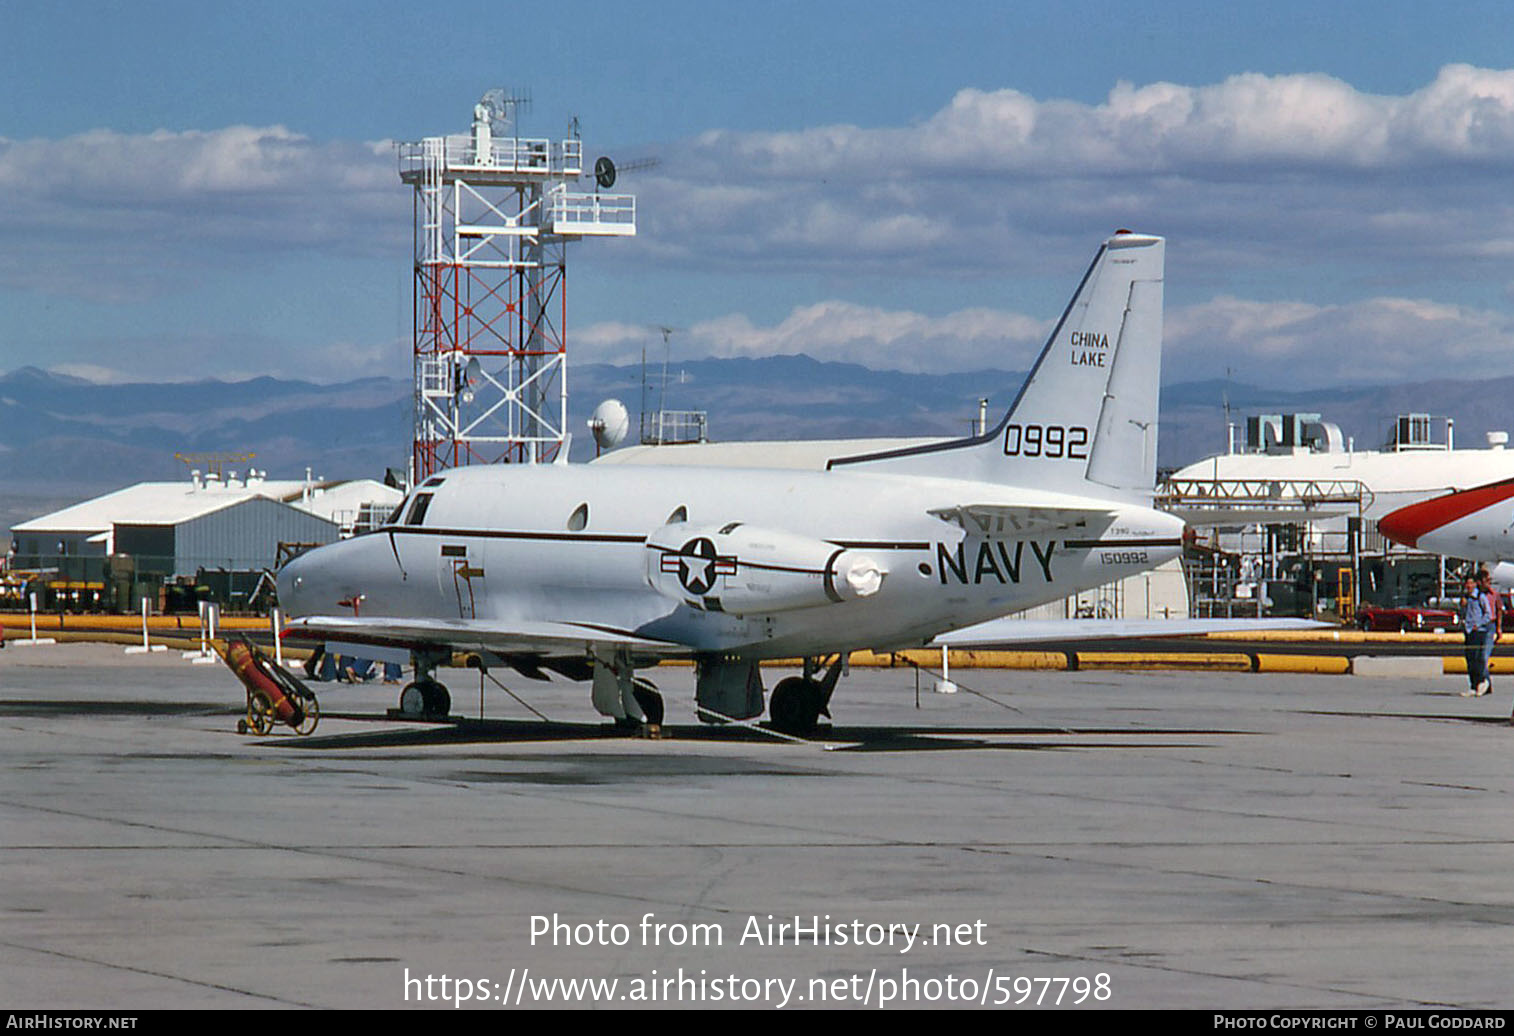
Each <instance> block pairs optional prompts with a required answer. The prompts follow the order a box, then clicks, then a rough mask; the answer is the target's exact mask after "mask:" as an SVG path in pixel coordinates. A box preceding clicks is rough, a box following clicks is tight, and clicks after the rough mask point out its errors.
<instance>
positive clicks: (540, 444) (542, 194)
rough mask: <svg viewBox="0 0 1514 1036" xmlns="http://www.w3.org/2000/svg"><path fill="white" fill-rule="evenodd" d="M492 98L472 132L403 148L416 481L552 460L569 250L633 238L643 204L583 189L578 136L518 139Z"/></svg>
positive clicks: (557, 439) (476, 115) (494, 95)
mask: <svg viewBox="0 0 1514 1036" xmlns="http://www.w3.org/2000/svg"><path fill="white" fill-rule="evenodd" d="M520 106H521V101H520V100H519V99H517V98H512V97H507V96H506V95H505V94H504V91H501V90H491V91H490V92H489V93H487V94H485V95H484V98H483V100H481V101H480V102H479V103H478V105H477V106H475V108H474V110H473V131H472V133H470V134H468V135H467V136H448V137H427V138H426V139H425V140H421V141H418V142H412V143H405V144H401V145H400V146H399V170H400V179H401V180H403V181H404V182H405V183H407V184H410V185H411V186H412V187H414V189H415V438H414V445H413V450H412V464H413V466H414V471H413V478H414V479H415V481H419V480H422V479H424V478H426V477H427V476H429V475H432V474H434V473H435V472H437V471H440V470H441V469H443V468H449V467H454V466H457V465H462V464H477V463H497V462H526V463H534V462H539V461H548V460H552V459H555V458H556V456H557V454H558V452H559V451H560V450H562V448H563V445H564V442H565V440H566V427H567V411H568V394H567V340H566V337H565V325H566V321H567V295H566V289H567V244H568V242H569V241H575V240H578V239H579V238H581V237H590V236H594V237H602V236H630V235H634V234H635V233H636V199H635V197H634V196H633V195H628V194H604V193H600V192H598V191H594V192H584V191H575V190H572V189H571V188H572V187H573V186H575V185H576V184H577V182H578V180H579V178H580V177H581V176H582V174H583V145H582V142H581V141H580V140H579V139H578V135H577V132H576V130H575V131H574V132H572V133H571V135H570V136H569V137H568V138H567V139H564V140H561V141H551V140H546V139H534V138H525V137H521V136H518V135H516V132H515V126H514V123H515V121H516V120H515V118H514V116H515V115H516V114H517V113H518V109H519V108H520Z"/></svg>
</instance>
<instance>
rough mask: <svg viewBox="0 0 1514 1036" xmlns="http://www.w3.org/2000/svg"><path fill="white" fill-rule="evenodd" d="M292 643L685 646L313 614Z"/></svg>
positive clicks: (566, 654)
mask: <svg viewBox="0 0 1514 1036" xmlns="http://www.w3.org/2000/svg"><path fill="white" fill-rule="evenodd" d="M284 636H285V637H286V638H288V639H290V640H309V641H326V640H330V641H340V642H341V643H344V644H360V645H370V646H373V647H380V648H396V649H404V650H423V649H426V648H433V649H434V648H445V649H450V650H452V651H479V650H482V651H489V652H492V653H493V654H496V655H499V656H501V657H508V656H520V655H527V656H536V657H541V658H582V657H583V656H584V655H585V654H586V653H587V651H588V650H589V648H591V647H624V648H629V649H630V650H632V651H634V652H636V653H637V654H642V655H657V656H666V657H675V656H679V655H687V654H688V653H689V649H688V646H687V645H684V644H678V643H674V642H673V641H667V640H654V639H652V638H649V637H643V636H639V635H637V634H635V633H632V632H630V631H629V630H620V629H614V628H613V627H609V626H596V625H590V624H588V623H577V622H514V623H509V624H505V623H499V622H488V621H484V620H480V619H395V618H363V617H361V616H356V617H355V616H351V615H311V616H306V617H304V618H300V619H293V620H291V621H290V622H289V623H288V624H287V625H286V626H285V627H284Z"/></svg>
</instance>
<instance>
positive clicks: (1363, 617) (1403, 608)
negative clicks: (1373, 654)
mask: <svg viewBox="0 0 1514 1036" xmlns="http://www.w3.org/2000/svg"><path fill="white" fill-rule="evenodd" d="M1356 625H1357V627H1358V628H1359V629H1364V630H1378V631H1387V632H1394V631H1396V632H1399V633H1456V632H1459V631H1460V630H1461V616H1460V615H1458V614H1457V613H1456V612H1454V611H1452V610H1451V609H1449V608H1435V607H1432V606H1430V605H1428V604H1391V605H1383V604H1364V605H1362V606H1361V610H1360V611H1358V612H1357V613H1356Z"/></svg>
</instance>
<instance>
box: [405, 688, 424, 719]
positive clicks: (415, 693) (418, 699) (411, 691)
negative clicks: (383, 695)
mask: <svg viewBox="0 0 1514 1036" xmlns="http://www.w3.org/2000/svg"><path fill="white" fill-rule="evenodd" d="M400 712H402V713H404V714H405V715H406V716H424V715H425V714H426V695H425V692H424V691H423V690H422V685H421V684H420V683H407V684H406V685H405V689H404V690H402V691H400Z"/></svg>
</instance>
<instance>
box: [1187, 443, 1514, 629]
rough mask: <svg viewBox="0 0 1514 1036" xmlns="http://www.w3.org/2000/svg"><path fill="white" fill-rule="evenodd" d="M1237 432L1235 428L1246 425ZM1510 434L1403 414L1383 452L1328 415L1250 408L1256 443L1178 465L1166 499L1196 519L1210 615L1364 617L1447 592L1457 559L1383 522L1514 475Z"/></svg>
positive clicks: (1194, 595)
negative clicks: (1392, 531)
mask: <svg viewBox="0 0 1514 1036" xmlns="http://www.w3.org/2000/svg"><path fill="white" fill-rule="evenodd" d="M1232 438H1233V437H1232ZM1507 443H1508V435H1507V433H1505V432H1490V433H1489V434H1488V436H1487V441H1486V443H1485V444H1484V445H1482V446H1481V447H1480V448H1474V449H1460V448H1457V446H1456V444H1455V424H1454V422H1452V421H1451V420H1450V419H1449V418H1434V417H1432V416H1431V415H1429V414H1423V413H1420V414H1403V415H1400V416H1399V417H1398V418H1397V419H1395V421H1394V424H1393V433H1392V437H1391V439H1390V441H1389V442H1388V443H1387V445H1386V446H1385V447H1384V448H1383V449H1381V450H1357V449H1356V448H1355V444H1354V443H1353V442H1351V441H1350V440H1349V439H1347V438H1345V437H1344V436H1343V435H1342V434H1341V431H1340V429H1339V428H1338V427H1337V426H1336V425H1334V424H1332V423H1330V422H1328V421H1324V420H1322V419H1321V415H1319V414H1261V415H1257V416H1254V417H1251V418H1248V419H1247V421H1246V426H1245V441H1244V445H1243V446H1242V447H1240V448H1236V447H1235V445H1234V444H1233V443H1232V445H1231V448H1230V449H1229V450H1228V451H1227V452H1225V453H1222V454H1218V455H1216V456H1213V457H1209V458H1206V459H1205V460H1202V461H1199V462H1197V463H1194V464H1190V465H1188V466H1186V467H1184V468H1181V469H1179V470H1178V471H1175V472H1173V473H1172V474H1171V475H1169V476H1168V477H1167V478H1166V480H1165V481H1164V483H1163V485H1162V486H1160V487H1159V496H1158V501H1159V505H1160V506H1162V507H1164V508H1165V509H1167V510H1170V511H1172V512H1173V513H1176V514H1179V515H1181V516H1182V517H1183V518H1184V519H1185V520H1186V521H1188V522H1189V524H1190V526H1191V527H1192V528H1193V529H1195V530H1196V534H1197V535H1196V540H1195V543H1194V545H1193V548H1192V549H1191V550H1190V551H1189V558H1188V566H1187V568H1188V579H1189V592H1190V599H1191V601H1192V604H1193V608H1194V613H1195V614H1196V615H1200V616H1208V615H1215V616H1226V615H1235V616H1242V615H1263V614H1280V615H1302V616H1313V617H1318V618H1325V619H1332V618H1339V619H1341V620H1342V621H1351V620H1353V619H1355V618H1356V617H1357V615H1358V609H1359V607H1360V606H1361V605H1362V604H1364V603H1366V604H1373V605H1378V606H1389V605H1420V604H1425V603H1427V602H1430V601H1435V600H1439V599H1441V598H1443V597H1444V596H1445V585H1446V583H1447V581H1448V580H1452V579H1454V577H1455V574H1456V571H1457V569H1458V565H1457V562H1456V559H1445V558H1442V557H1439V556H1438V555H1431V554H1426V553H1423V552H1420V551H1414V550H1410V549H1408V548H1405V547H1402V546H1399V545H1396V544H1393V543H1392V542H1390V541H1388V540H1387V539H1385V538H1384V537H1383V536H1382V535H1381V534H1380V533H1379V532H1378V531H1377V520H1378V519H1379V518H1381V517H1383V516H1384V515H1386V514H1388V513H1389V512H1391V511H1394V510H1396V509H1398V508H1400V507H1404V506H1406V505H1408V504H1411V503H1415V502H1418V501H1420V500H1425V499H1428V498H1429V497H1432V496H1438V495H1440V494H1442V493H1447V492H1450V491H1452V490H1455V489H1467V488H1470V487H1473V486H1479V485H1485V484H1487V483H1489V482H1496V481H1499V480H1500V479H1506V478H1510V477H1514V452H1510V451H1509V450H1507V449H1506V448H1505V447H1506V446H1507Z"/></svg>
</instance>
